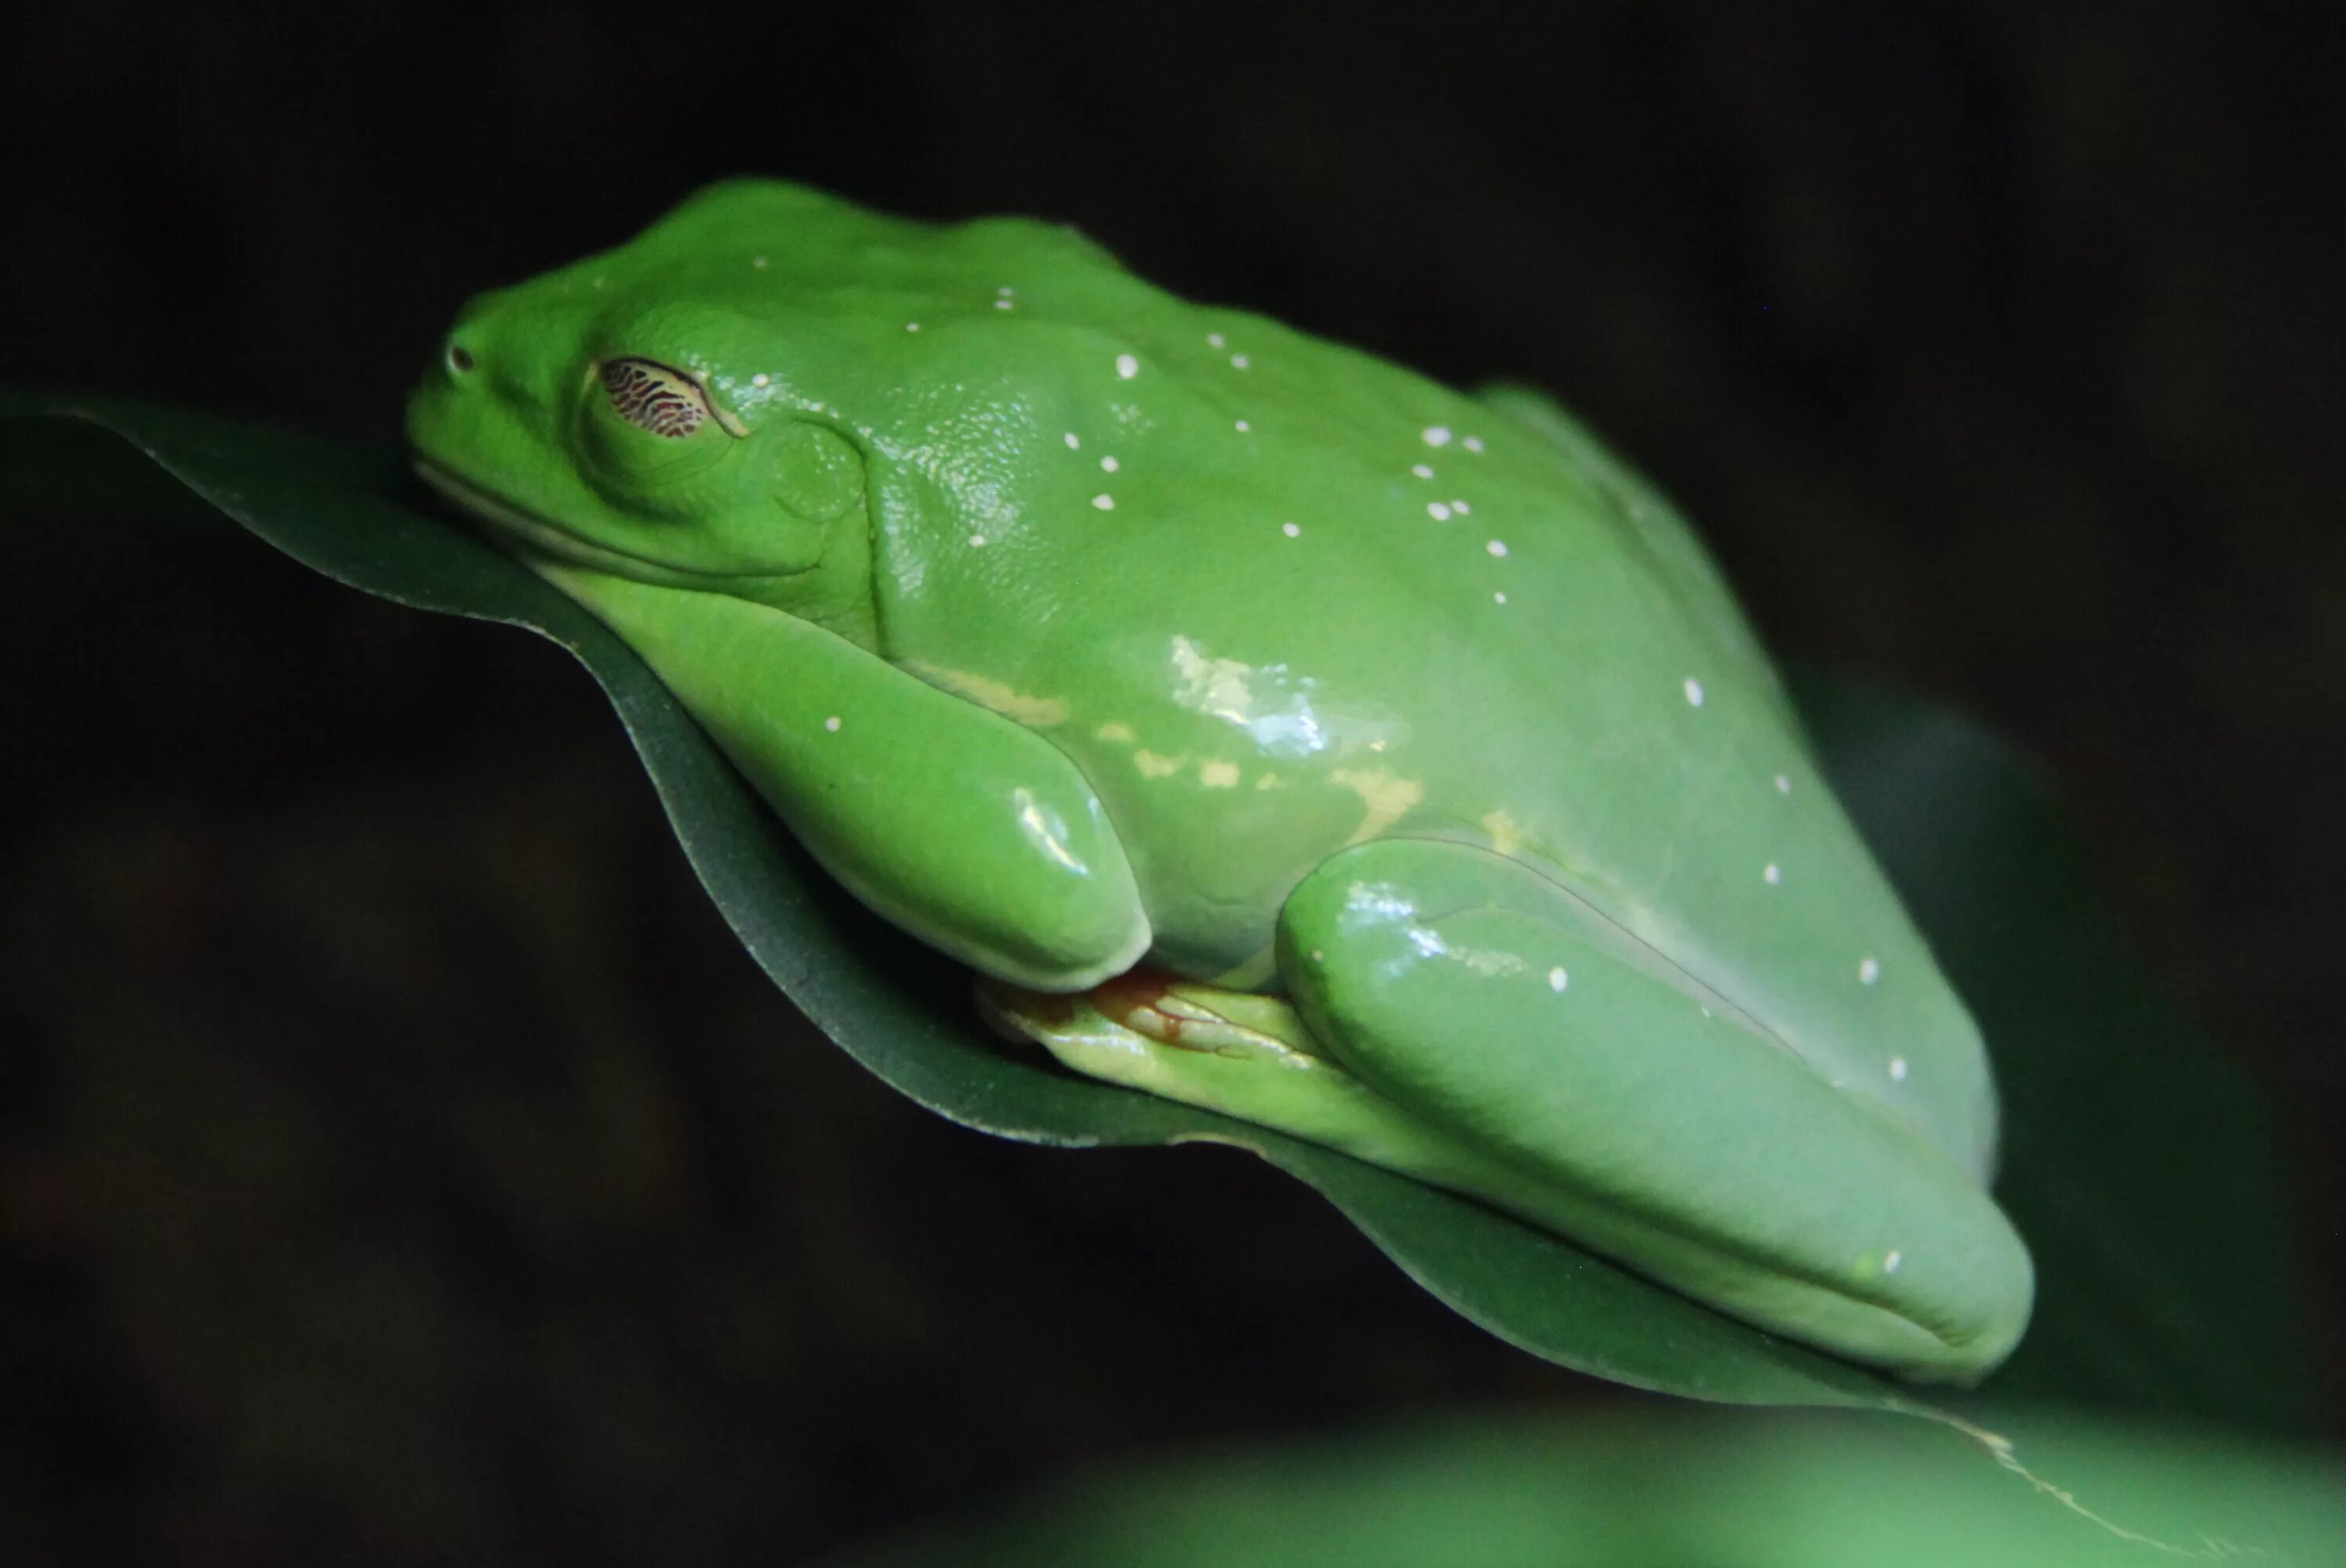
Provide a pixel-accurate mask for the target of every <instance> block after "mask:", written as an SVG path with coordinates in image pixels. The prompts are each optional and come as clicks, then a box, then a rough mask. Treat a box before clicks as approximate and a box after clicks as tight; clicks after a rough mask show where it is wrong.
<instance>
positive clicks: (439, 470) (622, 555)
mask: <svg viewBox="0 0 2346 1568" xmlns="http://www.w3.org/2000/svg"><path fill="white" fill-rule="evenodd" d="M414 468H415V476H416V477H417V478H418V479H421V480H422V481H423V483H424V484H428V485H430V486H431V487H432V488H433V489H434V490H436V491H438V492H439V493H440V494H442V495H444V496H446V497H447V498H448V499H449V500H450V501H452V502H454V504H456V505H457V507H458V508H460V509H461V510H463V511H464V512H466V513H468V514H471V515H472V516H474V517H476V518H478V519H480V520H481V521H482V522H484V523H487V524H490V525H491V526H492V527H493V528H494V529H495V531H496V532H495V538H496V539H497V541H498V542H499V543H502V544H505V545H509V546H519V547H520V550H521V553H523V554H534V555H543V556H548V557H551V558H552V559H554V560H556V561H565V562H567V563H569V564H570V565H574V566H586V567H589V568H591V569H593V570H595V571H597V572H606V573H608V574H609V575H612V576H615V577H627V578H631V579H633V580H634V581H636V582H638V583H651V584H655V585H658V586H661V587H668V588H706V587H708V586H709V585H710V584H711V583H713V582H722V581H725V580H727V579H729V578H737V577H738V578H744V579H747V578H752V577H755V578H760V579H762V580H765V581H769V582H770V581H772V580H773V579H774V578H776V577H782V576H790V575H793V574H790V573H787V572H777V571H774V570H772V569H770V568H768V569H766V570H762V571H750V572H710V571H702V570H699V569H696V570H693V571H689V572H688V571H684V570H682V569H681V568H679V567H676V566H671V565H668V564H667V563H666V562H662V561H655V560H653V559H652V558H651V557H649V556H648V555H630V554H629V553H628V552H627V551H625V550H614V549H612V548H611V547H610V546H609V545H590V544H588V543H587V542H586V540H584V539H581V538H579V537H578V536H577V535H575V534H572V533H570V532H569V531H568V530H566V529H565V528H564V527H562V526H561V524H557V523H555V522H553V521H552V520H551V519H549V518H546V517H545V516H542V515H541V514H537V513H535V512H532V511H530V510H529V509H528V508H527V507H525V506H522V505H519V504H515V502H512V501H509V500H507V499H506V498H505V497H504V496H502V495H499V494H495V492H493V491H488V490H484V489H482V488H481V487H480V486H479V485H476V484H474V483H473V482H472V481H471V480H469V479H464V478H463V477H461V476H459V475H457V474H456V473H452V472H450V471H449V470H448V469H445V468H443V467H441V466H440V465H439V464H438V463H433V461H432V460H431V459H430V458H427V457H418V458H416V459H415V460H414Z"/></svg>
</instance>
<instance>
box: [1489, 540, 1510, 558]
mask: <svg viewBox="0 0 2346 1568" xmlns="http://www.w3.org/2000/svg"><path fill="white" fill-rule="evenodd" d="M1483 548H1484V549H1485V550H1487V551H1489V552H1490V553H1491V554H1492V555H1505V554H1506V553H1507V542H1506V541H1505V539H1494V540H1492V541H1491V542H1490V543H1489V544H1487V545H1484V546H1483Z"/></svg>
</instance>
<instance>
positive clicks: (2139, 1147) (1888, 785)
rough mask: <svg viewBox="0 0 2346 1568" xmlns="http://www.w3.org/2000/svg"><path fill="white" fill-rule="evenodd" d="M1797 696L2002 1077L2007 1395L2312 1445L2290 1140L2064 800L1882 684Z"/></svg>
mask: <svg viewBox="0 0 2346 1568" xmlns="http://www.w3.org/2000/svg"><path fill="white" fill-rule="evenodd" d="M1797 685H1798V691H1799V697H1800V703H1801V709H1802V711H1803V713H1804V714H1805V715H1806V716H1807V718H1808V720H1809V728H1810V732H1811V736H1812V737H1813V738H1814V739H1815V740H1816V742H1817V746H1818V748H1819V751H1820V753H1821V756H1822V758H1823V759H1824V761H1825V764H1826V772H1827V774H1828V776H1829V777H1830V778H1831V780H1832V783H1833V787H1834V789H1835V790H1836V792H1837V793H1839V795H1840V796H1841V800H1842V802H1843V803H1844V804H1845V805H1846V806H1847V807H1848V808H1849V810H1850V814H1851V817H1852V818H1854V819H1855V820H1856V822H1857V825H1858V827H1859V829H1860V830H1862V832H1863V833H1864V834H1865V838H1866V841H1867V842H1868V843H1869V844H1871V845H1872V848H1873V850H1874V853H1875V854H1876V855H1877V856H1878V857H1880V859H1881V860H1882V866H1883V868H1884V869H1885V870H1887V871H1889V873H1890V876H1891V879H1892V881H1894V882H1896V883H1897V885H1898V889H1899V891H1900V892H1901V894H1902V895H1903V896H1904V898H1905V900H1906V903H1907V907H1908V908H1909V909H1910V910H1911V911H1913V915H1914V918H1915V921H1917V922H1918V923H1919V924H1920V925H1921V926H1922V928H1923V931H1924V932H1927V933H1929V935H1930V938H1931V942H1932V945H1933V948H1934V949H1935V950H1936V952H1937V954H1938V957H1939V961H1940V962H1941V963H1942V964H1943V966H1944V968H1945V969H1946V972H1947V974H1948V977H1949V978H1950V979H1951V980H1953V982H1954V985H1955V989H1956V990H1957V991H1958V992H1960V993H1962V994H1963V996H1964V1001H1965V1002H1967V1003H1969V1004H1970V1006H1971V1009H1972V1012H1973V1014H1974V1017H1976V1018H1977V1019H1978V1021H1979V1024H1980V1028H1981V1030H1982V1031H1983V1032H1984V1033H1985V1035H1986V1037H1987V1042H1988V1049H1989V1052H1990V1054H1992V1056H1993V1058H1994V1064H1995V1069H1996V1076H1997V1080H1998V1088H1999V1092H2000V1094H2001V1096H2002V1099H2003V1104H2004V1175H2003V1178H2002V1179H2001V1180H2000V1181H1999V1182H1998V1183H1997V1186H1996V1196H1997V1198H1998V1200H1999V1201H2000V1202H2001V1203H2002V1204H2003V1205H2004V1209H2005V1212H2007V1213H2008V1214H2010V1215H2011V1216H2012V1219H2013V1223H2014V1224H2015V1225H2016V1226H2018V1227H2019V1228H2020V1232H2021V1234H2022V1235H2023V1236H2025V1237H2027V1239H2028V1244H2029V1247H2030V1250H2031V1251H2032V1252H2033V1253H2034V1255H2035V1259H2036V1271H2037V1304H2036V1313H2035V1319H2033V1321H2032V1322H2031V1323H2030V1325H2029V1329H2028V1337H2027V1338H2026V1339H2024V1340H2022V1341H2021V1346H2020V1349H2019V1350H2018V1351H2017V1352H2016V1353H2015V1355H2014V1357H2013V1359H2011V1360H2010V1361H2009V1362H2007V1363H2006V1364H2005V1366H2004V1369H2003V1370H2002V1371H2000V1372H1998V1373H1997V1374H1996V1377H1995V1380H1994V1382H1993V1383H1992V1384H1991V1385H1990V1386H1991V1387H1992V1388H1993V1389H1994V1391H1995V1393H1996V1396H1997V1397H1998V1398H1999V1399H2004V1400H2011V1399H2016V1398H2036V1399H2047V1400H2050V1399H2058V1400H2064V1401H2067V1402H2082V1403H2090V1404H2096V1405H2101V1406H2105V1407H2107V1408H2110V1409H2114V1410H2131V1411H2136V1412H2138V1413H2142V1414H2147V1415H2157V1416H2163V1417H2168V1418H2172V1419H2176V1420H2185V1419H2189V1420H2204V1421H2218V1422H2221V1423H2224V1424H2227V1425H2232V1426H2239V1427H2243V1428H2247V1429H2251V1430H2259V1431H2274V1432H2310V1431H2313V1430H2315V1428H2316V1426H2317V1425H2318V1423H2319V1415H2318V1410H2317V1408H2316V1402H2315V1392H2316V1390H2319V1388H2320V1387H2321V1378H2320V1376H2319V1369H2318V1367H2317V1365H2316V1361H2315V1357H2314V1354H2313V1349H2312V1346H2313V1339H2312V1335H2311V1332H2310V1328H2309V1326H2308V1324H2307V1322H2306V1319H2305V1312H2304V1304H2305V1297H2304V1293H2303V1288H2302V1285H2301V1283H2300V1278H2299V1276H2298V1270H2297V1266H2296V1257H2295V1254H2294V1250H2293V1247H2292V1244H2291V1241H2290V1231H2291V1227H2292V1219H2293V1216H2292V1215H2291V1213H2290V1201H2289V1190H2288V1183H2287V1178H2286V1176H2285V1174H2284V1171H2283V1168H2282V1166H2281V1162H2280V1148H2281V1139H2280V1128H2279V1127H2278V1126H2277V1125H2275V1123H2274V1120H2273V1117H2272V1115H2271V1114H2270V1111H2269V1109H2268V1108H2267V1107H2266V1105H2265V1104H2264V1102H2263V1099H2262V1097H2261V1096H2260V1095H2259V1094H2258V1093H2257V1090H2256V1088H2255V1086H2254V1085H2253V1084H2251V1083H2250V1082H2249V1080H2248V1078H2247V1077H2246V1076H2245V1075H2244V1074H2241V1073H2240V1072H2239V1070H2238V1069H2237V1068H2236V1067H2234V1066H2233V1065H2232V1064H2229V1063H2228V1062H2227V1061H2226V1060H2225V1059H2224V1058H2223V1056H2222V1055H2221V1054H2220V1053H2219V1052H2218V1051H2217V1050H2216V1049H2215V1048H2214V1047H2213V1046H2211V1045H2210V1044H2208V1041H2206V1040H2205V1039H2204V1038H2202V1037H2201V1036H2200V1035H2199V1033H2198V1031H2196V1030H2195V1029H2193V1028H2192V1027H2191V1025H2190V1024H2189V1023H2187V1022H2186V1021H2185V1020H2184V1019H2182V1018H2181V1017H2180V1016H2179V1015H2178V1014H2177V1013H2176V1012H2175V1010H2174V1008H2173V1007H2172V1006H2171V1004H2169V1003H2168V1002H2166V1001H2165V999H2163V998H2162V997H2161V996H2159V994H2158V993H2157V988H2156V987H2155V986H2154V985H2153V984H2152V983H2150V977H2149V976H2148V974H2147V972H2146V971H2145V970H2144V968H2143V966H2142V964H2141V963H2140V962H2138V961H2137V960H2136V959H2134V958H2133V957H2131V956H2130V955H2129V954H2128V953H2127V951H2126V947H2125V943H2124V942H2123V940H2122V939H2121V937H2120V935H2119V933H2118V931H2117V926H2116V925H2115V923H2114V922H2113V921H2112V920H2111V918H2110V916H2109V914H2108V913H2107V912H2106V911H2105V910H2104V909H2103V908H2102V906H2101V904H2100V903H2099V901H2097V899H2096V895H2095V892H2094V885H2093V877H2092V874H2091V871H2090V868H2089V867H2088V866H2087V864H2086V860H2085V856H2084V853H2083V850H2082V849H2081V847H2080V845H2079V844H2078V841H2077V840H2076V835H2075V834H2074V833H2073V832H2071V831H2070V830H2069V829H2068V828H2067V826H2066V824H2065V823H2064V821H2063V820H2062V817H2061V814H2060V812H2059V811H2058V810H2057V809H2055V806H2054V804H2053V802H2052V799H2051V797H2050V795H2049V793H2048V791H2046V790H2045V788H2044V787H2043V786H2042V785H2041V784H2040V783H2039V782H2038V780H2037V779H2035V777H2034V776H2033V775H2031V774H2030V773H2029V772H2028V771H2027V770H2026V769H2024V768H2023V767H2021V766H2020V765H2018V764H2017V763H2015V761H2014V759H2012V757H2011V755H2010V754H2009V753H2008V752H2006V751H2005V750H2004V748H2002V747H2001V746H1999V745H1998V744H1997V742H1996V741H1995V740H1994V738H1993V737H1992V736H1990V735H1988V734H1987V733H1986V732H1985V731H1984V730H1982V729H1981V728H1979V727H1978V726H1976V725H1974V724H1972V723H1970V722H1968V721H1967V720H1965V719H1964V718H1959V717H1957V716H1956V715H1954V714H1952V713H1949V712H1946V711H1944V710H1943V709H1938V708H1931V707H1929V706H1926V705H1924V704H1922V703H1918V702H1916V701H1915V700H1914V699H1913V698H1912V697H1905V696H1902V695H1900V694H1898V693H1896V692H1893V691H1889V690H1886V689H1883V688H1882V687H1878V686H1872V685H1868V684H1864V683H1860V682H1852V681H1847V680H1841V681H1828V680H1822V679H1817V678H1810V679H1807V680H1804V681H1801V682H1799V683H1797Z"/></svg>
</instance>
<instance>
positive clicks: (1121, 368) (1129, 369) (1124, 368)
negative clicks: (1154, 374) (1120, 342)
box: [1116, 354, 1140, 381]
mask: <svg viewBox="0 0 2346 1568" xmlns="http://www.w3.org/2000/svg"><path fill="white" fill-rule="evenodd" d="M1116 373H1117V375H1118V376H1119V377H1121V378H1122V379H1123V380H1125V381H1130V380H1131V379H1132V378H1133V377H1135V376H1137V375H1138V374H1139V373H1140V361H1138V360H1137V359H1135V358H1133V357H1132V356H1131V355H1130V354H1118V355H1117V356H1116Z"/></svg>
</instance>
